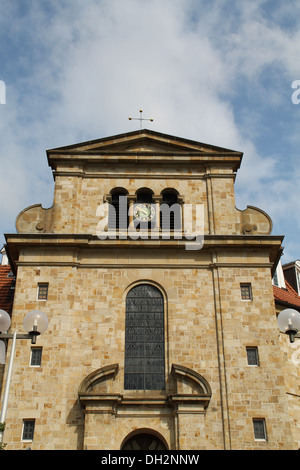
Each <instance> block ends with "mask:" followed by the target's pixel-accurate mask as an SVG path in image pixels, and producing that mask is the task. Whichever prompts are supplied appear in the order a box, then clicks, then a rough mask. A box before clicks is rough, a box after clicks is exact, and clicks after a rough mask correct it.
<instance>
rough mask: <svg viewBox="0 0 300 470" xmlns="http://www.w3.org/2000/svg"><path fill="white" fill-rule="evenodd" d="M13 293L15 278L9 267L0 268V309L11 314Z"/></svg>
mask: <svg viewBox="0 0 300 470" xmlns="http://www.w3.org/2000/svg"><path fill="white" fill-rule="evenodd" d="M14 293H15V276H13V274H12V270H11V267H10V266H0V309H1V310H5V311H6V312H7V313H9V314H11V312H12V306H13V300H14Z"/></svg>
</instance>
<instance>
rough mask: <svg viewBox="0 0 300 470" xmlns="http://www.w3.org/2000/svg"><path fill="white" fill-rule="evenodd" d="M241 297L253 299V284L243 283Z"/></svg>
mask: <svg viewBox="0 0 300 470" xmlns="http://www.w3.org/2000/svg"><path fill="white" fill-rule="evenodd" d="M241 298H242V300H252V289H251V284H241Z"/></svg>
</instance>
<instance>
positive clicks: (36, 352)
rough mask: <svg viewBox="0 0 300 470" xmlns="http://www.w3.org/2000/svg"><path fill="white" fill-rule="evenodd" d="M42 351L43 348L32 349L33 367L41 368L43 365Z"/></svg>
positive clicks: (31, 362) (31, 363)
mask: <svg viewBox="0 0 300 470" xmlns="http://www.w3.org/2000/svg"><path fill="white" fill-rule="evenodd" d="M42 350H43V348H31V358H30V365H31V366H36V367H38V366H41V365H42Z"/></svg>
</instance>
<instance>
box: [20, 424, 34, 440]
mask: <svg viewBox="0 0 300 470" xmlns="http://www.w3.org/2000/svg"><path fill="white" fill-rule="evenodd" d="M34 427H35V420H34V419H24V421H23V433H22V440H23V441H33V436H34Z"/></svg>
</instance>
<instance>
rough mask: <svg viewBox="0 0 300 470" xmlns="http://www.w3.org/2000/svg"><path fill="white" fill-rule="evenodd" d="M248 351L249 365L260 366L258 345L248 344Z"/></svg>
mask: <svg viewBox="0 0 300 470" xmlns="http://www.w3.org/2000/svg"><path fill="white" fill-rule="evenodd" d="M246 351H247V360H248V366H258V365H259V361H258V349H257V347H256V346H249V347H248V346H247V348H246Z"/></svg>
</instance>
